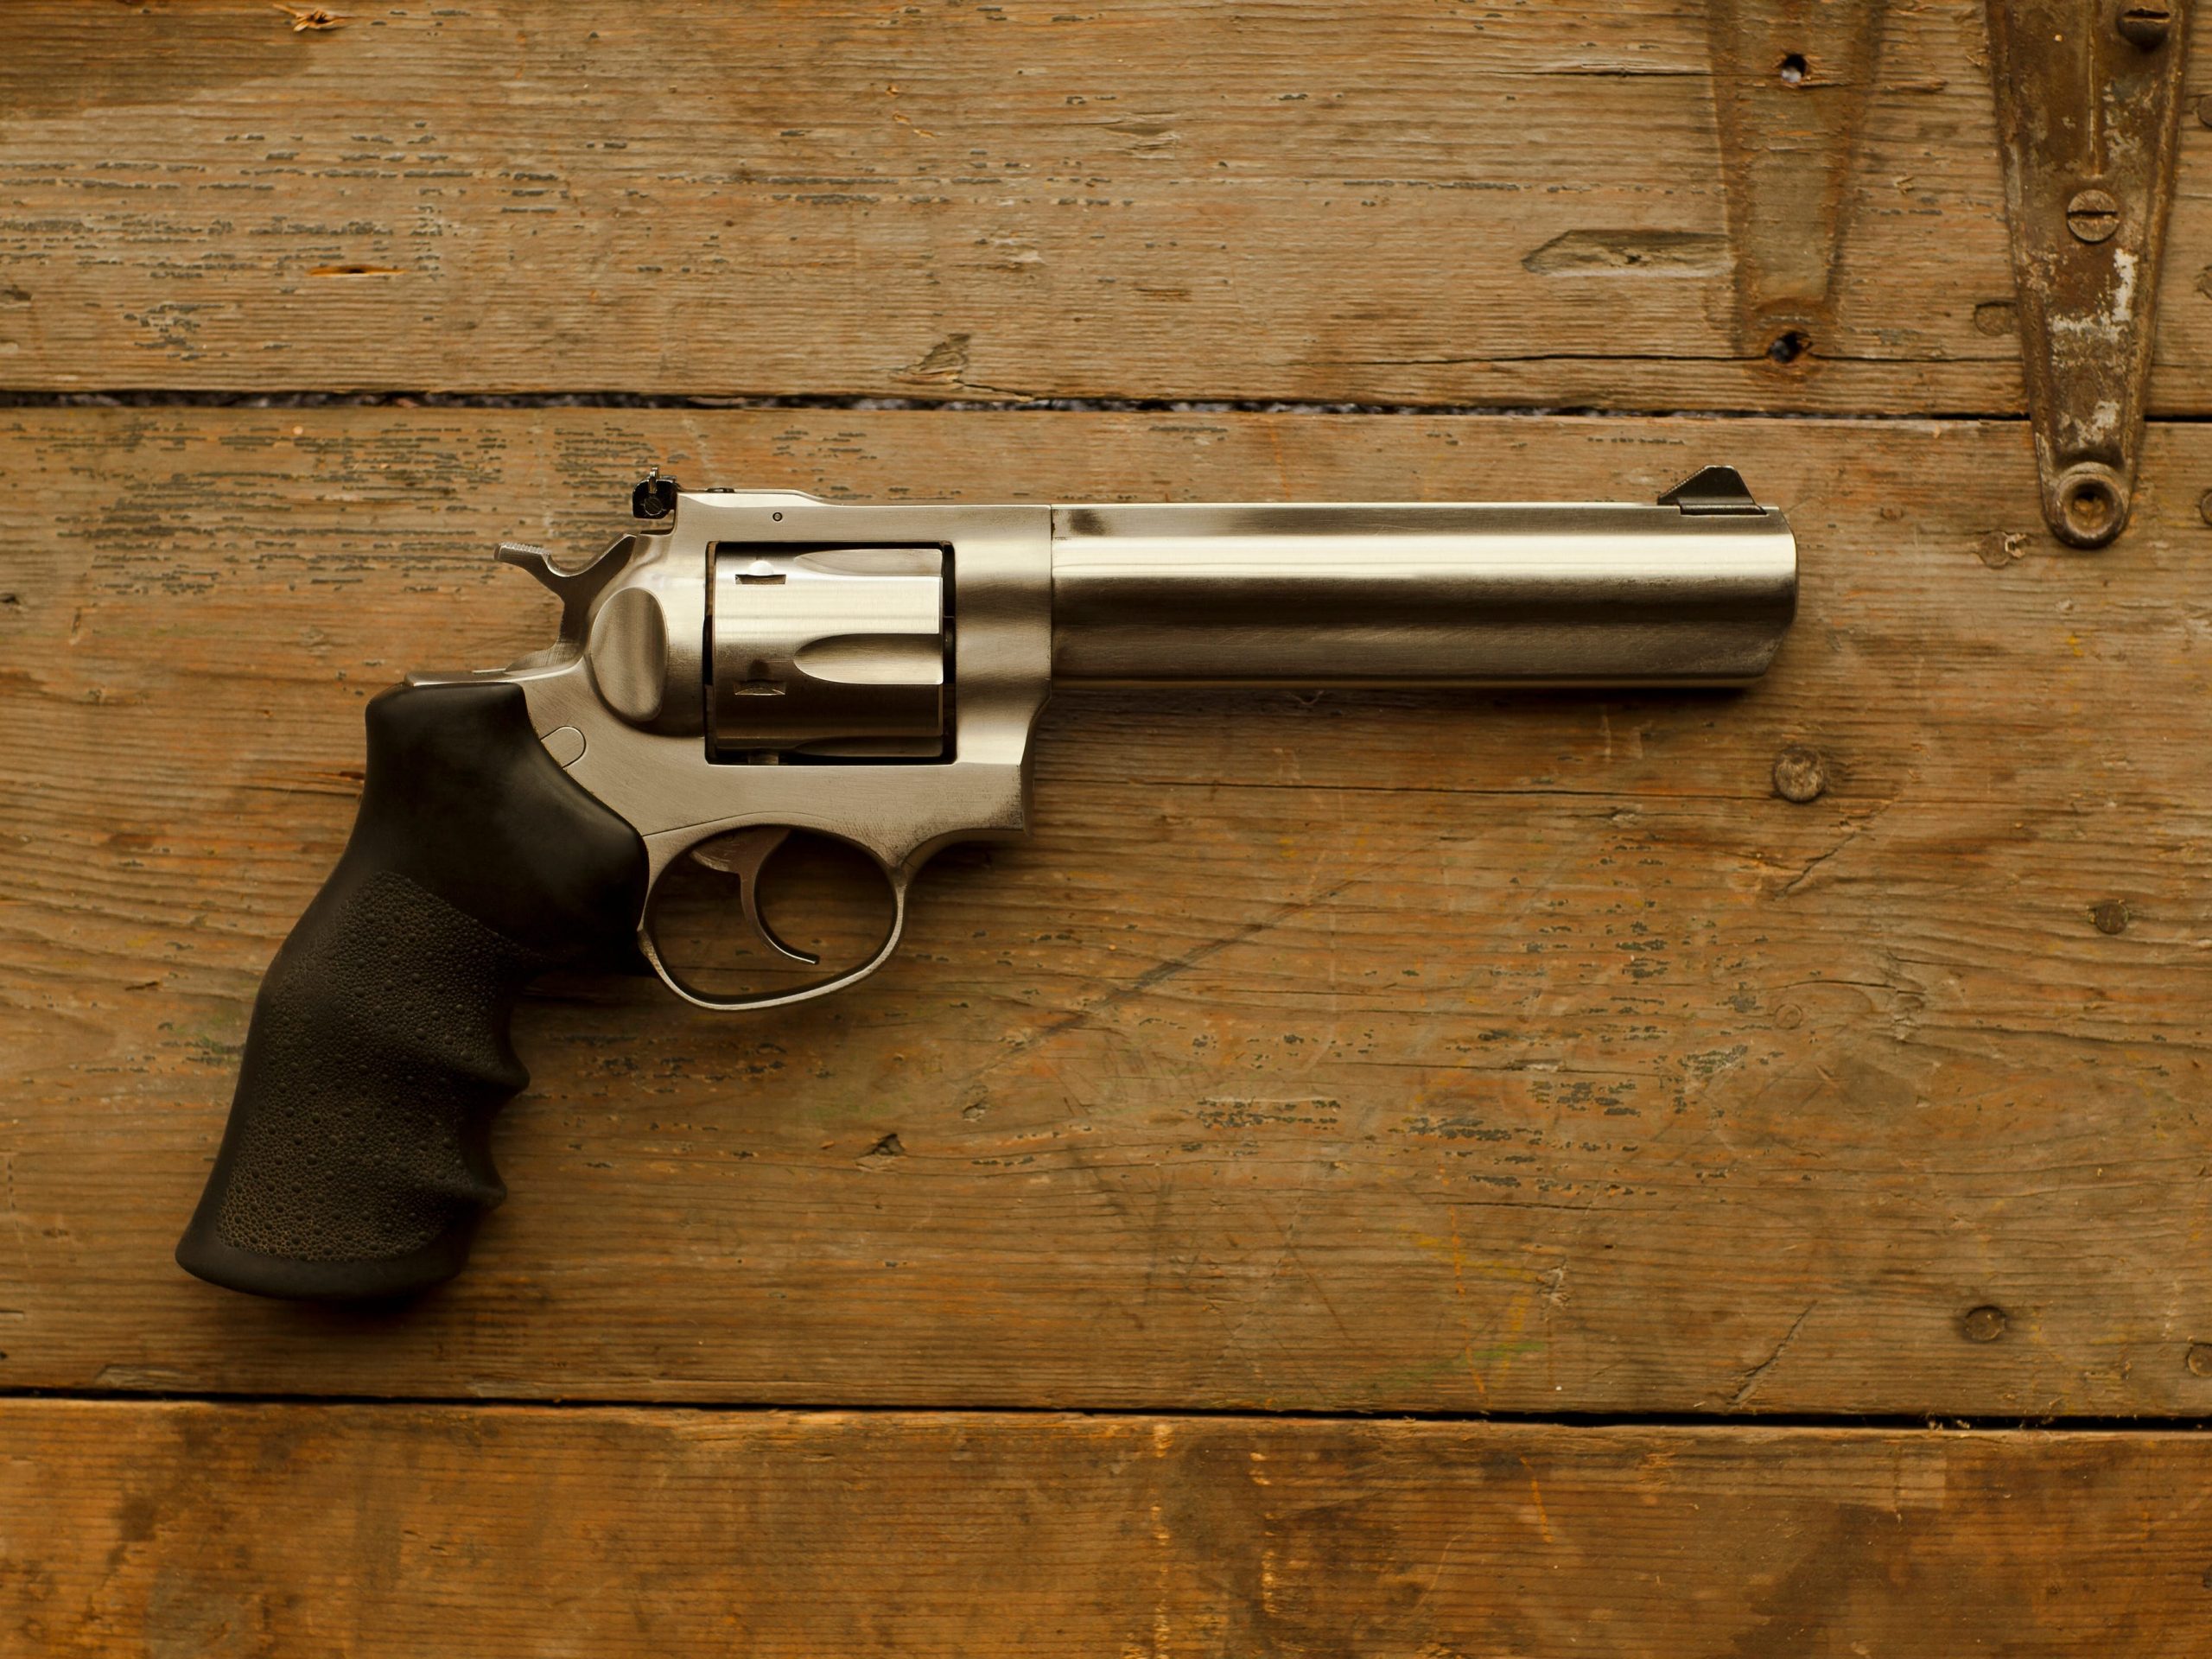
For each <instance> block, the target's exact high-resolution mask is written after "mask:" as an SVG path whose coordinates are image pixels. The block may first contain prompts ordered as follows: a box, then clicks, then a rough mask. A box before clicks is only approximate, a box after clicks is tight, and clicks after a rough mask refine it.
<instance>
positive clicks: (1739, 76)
mask: <svg viewBox="0 0 2212 1659" xmlns="http://www.w3.org/2000/svg"><path fill="white" fill-rule="evenodd" d="M1884 10H1885V9H1884V6H1883V3H1882V0H1849V3H1847V4H1843V5H1834V4H1830V3H1828V0H1710V3H1709V5H1708V7H1707V12H1706V18H1707V29H1708V31H1709V41H1710V47H1711V53H1712V62H1713V105H1714V112H1715V115H1716V117H1717V118H1718V119H1719V126H1720V164H1721V167H1722V169H1723V171H1724V172H1725V174H1726V178H1727V182H1728V232H1729V235H1728V239H1729V241H1730V243H1731V244H1732V245H1733V246H1734V248H1735V250H1736V326H1737V340H1738V345H1739V346H1741V347H1742V348H1743V349H1744V350H1745V351H1746V352H1748V353H1760V354H1763V355H1764V357H1765V358H1766V359H1767V360H1768V361H1769V362H1770V363H1774V364H1777V365H1781V366H1783V367H1789V365H1799V370H1798V372H1802V370H1803V368H1804V367H1806V366H1809V362H1810V361H1812V360H1817V358H1818V355H1819V353H1820V352H1821V349H1822V348H1823V347H1825V346H1827V345H1828V343H1829V340H1828V336H1829V334H1830V332H1831V328H1832V326H1833V324H1834V321H1835V296H1834V277H1835V269H1836V257H1837V253H1838V251H1839V250H1840V247H1841V246H1842V242H1843V233H1844V227H1845V222H1846V219H1847V216H1848V210H1849V207H1850V205H1851V190H1850V184H1851V164H1852V156H1853V151H1854V149H1856V147H1857V144H1858V141H1859V130H1860V128H1861V127H1862V125H1863V124H1865V120H1866V105H1867V101H1868V99H1869V97H1870V96H1871V94H1872V90H1873V86H1874V73H1875V68H1876V66H1877V64H1878V60H1879V58H1880V54H1881V47H1882V32H1883V24H1884Z"/></svg>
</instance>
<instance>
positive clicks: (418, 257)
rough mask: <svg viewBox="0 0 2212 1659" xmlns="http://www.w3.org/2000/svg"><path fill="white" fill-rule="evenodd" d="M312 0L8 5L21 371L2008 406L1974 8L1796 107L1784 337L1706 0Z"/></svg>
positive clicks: (2207, 208)
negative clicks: (1834, 116) (1840, 121)
mask: <svg viewBox="0 0 2212 1659" xmlns="http://www.w3.org/2000/svg"><path fill="white" fill-rule="evenodd" d="M300 10H305V9H303V8H290V9H288V8H285V7H281V6H271V5H270V4H268V3H266V0H226V3H215V0H209V3H176V4H170V3H158V4H143V5H127V6H118V5H89V4H84V3H80V0H13V3H10V5H9V6H7V7H6V8H5V9H4V10H0V107H5V108H6V109H7V110H8V111H9V124H8V131H7V135H6V137H5V141H4V143H0V382H4V384H6V385H10V386H14V387H18V388H47V389H57V388H58V389H65V390H66V389H71V388H95V389H97V388H101V387H115V386H162V387H214V388H266V387H277V388H310V389H312V388H330V387H341V388H344V387H367V388H378V387H385V388H391V387H397V388H402V389H406V388H432V389H438V388H443V389H456V390H490V391H512V390H517V389H532V388H536V389H548V390H554V391H572V390H575V389H578V388H595V389H604V390H620V391H648V392H660V393H683V394H703V395H710V396H711V395H727V394H731V393H804V394H810V395H820V394H824V393H840V392H842V393H861V394H877V395H891V396H902V397H923V398H940V397H944V398H980V399H998V398H1019V397H1068V396H1078V397H1170V396H1173V397H1204V398H1297V399H1319V400H1324V401H1344V400H1349V401H1360V402H1367V403H1376V402H1383V403H1389V402H1414V403H1452V404H1479V405H1499V404H1516V405H1518V404H1546V405H1553V406H1585V405H1586V406H1595V407H1607V408H1619V407H1632V408H1645V409H1659V410H1666V409H1720V410H1744V409H1815V410H1841V411H1857V410H1898V411H1909V412H1935V413H1958V412H1965V413H1987V412H1997V411H2003V410H2013V409H2017V408H2018V407H2019V405H2020V399H2021V392H2020V386H2019V373H2018V346H2017V343H2016V340H2015V338H2014V335H2013V333H2012V320H2011V315H2010V310H2009V305H2010V300H2011V296H2012V278H2011V272H2010V267H2009V264H2008V261H2007V257H2006V252H2005V226H2004V219H2003V213H2002V194H2001V187H2000V181H1999V165H1998V156H1997V148H1996V139H1995V127H1994V117H1993V109H1992V101H1991V97H1990V92H1989V85H1988V72H1987V67H1986V56H1985V54H1986V39H1985V36H1984V34H1983V25H1982V21H1981V16H1982V5H1981V3H1980V0H1928V3H1910V4H1907V3H1899V4H1896V5H1894V6H1892V7H1891V8H1890V10H1889V14H1888V16H1887V19H1886V22H1885V25H1884V29H1883V30H1882V37H1881V40H1880V41H1879V43H1878V45H1879V50H1878V54H1876V56H1875V59H1874V63H1875V66H1876V67H1874V68H1873V69H1872V71H1871V72H1870V74H1871V80H1869V79H1851V78H1850V77H1849V76H1847V75H1845V74H1844V73H1843V72H1842V71H1841V70H1840V69H1839V68H1838V67H1837V66H1836V65H1834V64H1833V63H1831V62H1830V61H1829V60H1826V59H1824V58H1822V57H1821V54H1820V52H1819V51H1818V49H1817V48H1815V50H1814V51H1813V54H1812V56H1813V61H1812V63H1811V65H1810V68H1809V73H1808V77H1807V79H1806V80H1805V82H1804V84H1803V85H1802V87H1801V88H1800V89H1799V90H1800V91H1801V92H1802V95H1803V96H1804V97H1805V99H1807V100H1808V105H1807V107H1808V110H1810V109H1812V108H1814V107H1815V105H1821V106H1822V107H1825V104H1824V103H1823V101H1824V100H1833V99H1836V98H1839V97H1862V96H1863V98H1864V99H1865V100H1866V101H1865V108H1864V112H1863V116H1862V118H1861V119H1860V122H1859V133H1860V137H1859V141H1858V143H1857V146H1856V149H1855V151H1854V152H1853V156H1852V159H1851V162H1850V164H1849V167H1848V168H1847V173H1846V175H1845V178H1844V185H1843V188H1842V190H1841V194H1840V198H1839V200H1838V208H1837V213H1836V215H1835V217H1834V221H1833V223H1832V224H1831V223H1828V222H1827V221H1826V220H1824V219H1823V220H1822V222H1821V224H1819V225H1816V226H1814V227H1813V229H1814V230H1815V232H1826V233H1827V238H1826V240H1825V241H1822V240H1821V238H1820V237H1818V236H1816V237H1815V241H1816V243H1818V244H1819V245H1822V246H1825V245H1828V244H1829V243H1832V244H1833V245H1834V247H1835V249H1836V250H1837V254H1836V258H1835V263H1834V268H1833V270H1831V271H1830V272H1829V273H1828V276H1827V283H1826V286H1827V299H1826V301H1825V302H1824V304H1825V305H1827V308H1829V309H1830V310H1831V311H1832V312H1833V318H1832V322H1833V327H1832V328H1831V327H1829V326H1828V323H1827V322H1825V321H1824V322H1823V323H1821V325H1819V331H1820V336H1819V337H1817V338H1815V339H1814V340H1813V341H1812V348H1811V350H1810V352H1809V353H1808V354H1806V355H1804V356H1802V357H1800V358H1799V359H1796V361H1795V362H1794V363H1791V364H1789V365H1777V364H1776V363H1773V362H1771V361H1770V360H1769V359H1768V358H1767V356H1766V355H1765V350H1766V346H1767V345H1768V343H1769V342H1768V341H1767V340H1766V339H1765V338H1764V335H1763V334H1762V335H1759V336H1758V337H1746V336H1745V332H1744V327H1743V326H1742V325H1741V324H1740V323H1739V314H1740V313H1739V305H1738V294H1737V277H1738V259H1737V251H1736V246H1735V245H1734V244H1733V243H1732V235H1733V234H1735V232H1732V227H1731V219H1730V207H1729V199H1730V194H1731V192H1732V191H1734V192H1735V193H1736V194H1737V196H1738V203H1737V205H1738V207H1742V206H1743V203H1744V201H1745V200H1748V198H1746V197H1745V195H1744V191H1745V169H1750V168H1770V167H1774V168H1787V167H1789V166H1790V165H1793V164H1794V163H1793V162H1791V159H1790V157H1791V156H1793V155H1794V154H1795V153H1796V151H1798V150H1802V149H1807V148H1808V146H1809V145H1810V144H1811V143H1812V141H1811V139H1810V138H1808V136H1807V133H1806V132H1804V131H1801V130H1797V129H1796V128H1795V127H1792V126H1789V124H1788V122H1787V119H1786V115H1785V118H1784V120H1783V125H1782V126H1781V127H1780V128H1778V129H1777V130H1776V131H1775V133H1774V135H1773V136H1772V138H1771V142H1770V148H1769V149H1758V147H1757V146H1756V145H1751V144H1748V143H1747V144H1746V145H1745V147H1743V148H1739V149H1731V150H1726V151H1724V147H1723V145H1722V143H1721V142H1720V139H1719V136H1718V128H1717V126H1716V122H1715V114H1714V107H1715V72H1714V70H1713V58H1712V54H1711V50H1710V44H1709V40H1710V31H1711V29H1712V28H1713V27H1714V25H1713V24H1712V23H1711V22H1709V20H1708V18H1707V7H1705V6H1702V5H1699V4H1693V3H1686V0H1608V3H1602V4H1600V3H1578V4H1568V5H1558V4H1552V3H1541V0H1520V3H1509V4H1503V5H1472V4H1458V3H1453V4H1433V3H1429V0H1387V3H1360V4H1316V3H1312V0H1295V3H1292V0H1272V3H1270V0H1262V3H1253V0H1205V3H1193V0H1110V3H1101V4H1084V5H1081V6H1073V5H1070V4H1067V3H1064V0H1051V3H1049V4H1048V3H1041V0H1040V3H1035V4H1028V3H1013V4H1005V5H969V4H966V3H963V0H928V3H919V4H911V5H883V4H878V3H874V0H830V3H821V4H809V5H805V6H793V5H782V6H716V5H707V4H690V5H683V6H658V7H652V8H639V7H632V6H625V5H614V4H608V3H603V0H601V3H569V4H563V5H555V6H544V5H530V4H524V3H523V0H473V3H470V4H467V5H449V6H427V5H419V4H410V5H405V6H393V5H388V4H382V3H378V4H369V5H361V6H358V7H353V8H350V9H346V16H345V18H344V21H343V22H342V24H341V25H340V26H339V27H336V28H332V29H308V30H299V29H295V28H294V27H293V22H294V14H295V13H296V12H297V11H300ZM332 10H339V9H338V8H333V9H332ZM2198 24H2199V27H2200V28H2212V24H2206V23H2204V22H2203V20H2202V18H2199V19H2198ZM1776 39H1777V45H1776V49H1775V52H1774V54H1773V56H1772V60H1771V62H1770V61H1769V60H1767V59H1766V58H1764V57H1763V56H1760V55H1759V54H1758V53H1756V52H1749V53H1747V54H1746V62H1747V63H1748V64H1749V65H1750V67H1748V68H1746V69H1744V70H1741V71H1739V72H1738V73H1752V74H1757V75H1760V76H1764V75H1767V74H1769V73H1779V66H1780V64H1781V62H1782V60H1783V54H1784V53H1785V52H1786V51H1788V50H1789V49H1790V48H1791V47H1792V45H1793V42H1791V41H1788V40H1785V39H1783V38H1782V36H1780V35H1777V37H1776ZM1795 44H1796V46H1797V47H1799V48H1802V47H1803V45H1804V43H1803V42H1796V43H1795ZM2198 62H2199V64H2200V66H2201V65H2202V64H2204V63H2206V62H2212V55H2208V54H2206V53H2204V52H2202V51H2200V52H2199V54H2198ZM2196 73H2197V75H2198V77H2199V79H2200V82H2201V81H2202V78H2203V77H2204V76H2205V74H2206V73H2208V72H2207V71H2206V70H2204V69H2203V68H2202V67H2200V68H2199V69H2198V70H2197V71H2196ZM2189 101H2190V105H2192V106H2193V104H2194V93H2193V92H2192V94H2191V97H2190V100H2189ZM1810 119H1812V118H1808V120H1810ZM1815 124H1817V122H1815ZM1761 130H1762V131H1764V129H1761ZM2182 143H2183V147H2184V156H2183V164H2182V167H2181V170H2180V185H2179V190H2178V195H2177V200H2176V203H2175V208H2174V214H2173V229H2172V235H2171V254H2170V257H2169V258H2168V261H2167V270H2166V273H2165V297H2164V302H2163V304H2162V307H2161V309H2160V316H2159V323H2160V327H2159V334H2158V372H2157V374H2156V376H2155V378H2154V381H2153V384H2152V397H2153V401H2154V404H2155V406H2156V407H2157V408H2158V410H2164V411H2166V412H2172V413H2181V412H2202V410H2205V409H2206V407H2207V403H2206V397H2207V388H2208V387H2212V373H2208V371H2212V278H2208V277H2205V276H2204V274H2203V272H2202V270H2200V269H2199V268H2200V267H2202V266H2203V265H2204V264H2205V249H2206V248H2207V247H2208V246H2212V192H2208V191H2207V189H2206V188H2205V187H2204V184H2203V178H2204V173H2203V169H2202V168H2201V167H2200V166H2198V165H2197V164H2196V163H2197V162H2202V160H2203V159H2204V158H2205V156H2207V155H2212V132H2208V131H2206V130H2203V129H2202V127H2201V126H2200V125H2199V124H2198V123H2196V121H2195V120H2194V119H2189V120H2185V121H2184V123H2183V134H2182ZM1770 188H1779V187H1770ZM1821 188H1823V187H1822V186H1821V183H1820V179H1819V168H1818V166H1817V164H1815V167H1814V171H1813V173H1812V174H1809V175H1808V176H1807V179H1806V181H1805V183H1804V189H1805V191H1808V192H1814V193H1818V192H1819V191H1820V190H1821ZM1784 194H1787V193H1786V192H1785V193H1784ZM1777 200H1779V198H1777ZM1819 217H1820V216H1818V215H1815V218H1819ZM1792 223H1793V225H1794V224H1795V223H1796V219H1795V218H1793V219H1792ZM1817 263H1818V262H1817V260H1815V265H1817ZM1812 276H1813V278H1814V279H1815V281H1817V280H1819V278H1820V273H1819V271H1818V270H1815V271H1814V272H1813V273H1812Z"/></svg>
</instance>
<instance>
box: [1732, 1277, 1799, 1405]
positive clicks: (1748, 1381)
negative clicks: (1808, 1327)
mask: <svg viewBox="0 0 2212 1659" xmlns="http://www.w3.org/2000/svg"><path fill="white" fill-rule="evenodd" d="M1818 1306H1820V1303H1819V1302H1818V1301H1817V1300H1815V1301H1811V1302H1808V1303H1807V1304H1806V1305H1805V1311H1804V1312H1803V1313H1800V1314H1799V1315H1798V1316H1797V1317H1796V1319H1793V1320H1792V1321H1791V1322H1790V1325H1789V1329H1788V1330H1787V1331H1785V1332H1783V1333H1782V1340H1781V1341H1780V1342H1777V1343H1776V1344H1774V1351H1773V1352H1772V1353H1770V1354H1769V1355H1768V1356H1767V1357H1765V1358H1764V1359H1763V1360H1761V1361H1760V1362H1759V1363H1758V1364H1756V1365H1754V1366H1752V1367H1751V1370H1748V1371H1746V1372H1745V1373H1744V1380H1743V1382H1742V1383H1738V1385H1737V1388H1736V1392H1735V1393H1734V1394H1733V1395H1731V1396H1730V1397H1729V1401H1728V1403H1729V1405H1730V1406H1731V1407H1732V1408H1733V1407H1737V1406H1743V1405H1748V1404H1749V1403H1750V1402H1751V1396H1752V1395H1754V1394H1757V1393H1758V1389H1759V1384H1760V1383H1763V1382H1764V1381H1765V1380H1766V1374H1767V1373H1768V1372H1769V1371H1770V1370H1773V1369H1774V1367H1775V1364H1776V1363H1777V1361H1778V1360H1780V1359H1781V1357H1783V1355H1784V1354H1786V1353H1788V1352H1789V1344H1791V1343H1793V1342H1795V1341H1796V1340H1797V1333H1798V1332H1800V1331H1802V1330H1803V1329H1804V1328H1805V1321H1806V1320H1807V1319H1811V1318H1812V1317H1813V1310H1814V1309H1815V1308H1816V1307H1818Z"/></svg>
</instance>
